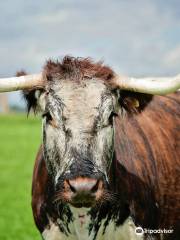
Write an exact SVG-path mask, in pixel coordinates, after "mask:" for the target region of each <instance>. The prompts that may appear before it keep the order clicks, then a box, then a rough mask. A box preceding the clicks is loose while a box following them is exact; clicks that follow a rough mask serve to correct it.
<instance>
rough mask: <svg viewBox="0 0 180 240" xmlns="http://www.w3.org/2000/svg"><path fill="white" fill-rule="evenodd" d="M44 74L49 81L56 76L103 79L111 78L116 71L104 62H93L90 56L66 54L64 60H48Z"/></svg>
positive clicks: (77, 78)
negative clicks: (78, 56)
mask: <svg viewBox="0 0 180 240" xmlns="http://www.w3.org/2000/svg"><path fill="white" fill-rule="evenodd" d="M44 76H45V77H46V79H47V80H48V81H52V80H53V79H54V78H57V77H58V78H59V79H63V78H64V79H66V78H68V79H69V78H72V79H73V80H78V81H80V80H81V79H82V78H100V79H102V80H105V81H108V80H111V79H112V78H113V76H114V72H113V71H112V70H111V68H109V67H107V66H104V65H103V64H102V62H97V63H95V62H93V61H92V60H91V59H89V58H74V57H70V56H66V57H64V58H63V60H62V61H56V62H55V61H52V60H49V61H47V63H46V65H45V66H44Z"/></svg>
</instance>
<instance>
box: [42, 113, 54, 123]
mask: <svg viewBox="0 0 180 240" xmlns="http://www.w3.org/2000/svg"><path fill="white" fill-rule="evenodd" d="M42 117H43V118H46V122H51V121H52V120H53V118H52V116H51V114H50V112H45V113H43V114H42Z"/></svg>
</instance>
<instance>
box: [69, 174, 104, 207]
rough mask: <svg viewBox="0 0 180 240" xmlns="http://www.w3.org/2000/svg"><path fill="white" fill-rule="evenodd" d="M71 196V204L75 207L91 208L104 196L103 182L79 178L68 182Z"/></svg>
mask: <svg viewBox="0 0 180 240" xmlns="http://www.w3.org/2000/svg"><path fill="white" fill-rule="evenodd" d="M67 187H68V192H69V195H70V196H71V197H70V198H71V204H72V205H74V206H75V207H90V206H92V205H93V204H94V203H95V201H96V200H97V199H98V198H99V197H100V196H101V195H102V188H103V182H102V180H98V179H93V178H83V177H78V178H75V179H70V180H66V189H67Z"/></svg>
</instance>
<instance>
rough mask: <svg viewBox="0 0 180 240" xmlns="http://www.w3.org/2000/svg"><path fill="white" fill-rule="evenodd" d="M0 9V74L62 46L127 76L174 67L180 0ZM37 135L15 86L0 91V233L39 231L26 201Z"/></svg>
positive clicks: (0, 5) (19, 3)
mask: <svg viewBox="0 0 180 240" xmlns="http://www.w3.org/2000/svg"><path fill="white" fill-rule="evenodd" d="M0 9H1V14H0V33H1V34H0V59H1V64H0V77H8V76H13V75H15V73H16V71H18V70H25V71H27V72H28V73H37V72H39V71H41V69H42V67H43V65H44V63H45V61H46V60H47V59H49V58H53V59H57V58H62V57H63V56H64V55H66V54H68V55H72V56H76V57H91V58H93V59H95V60H103V61H104V62H105V63H106V64H107V65H109V66H111V67H112V68H113V69H114V70H115V71H117V72H118V73H122V74H127V75H131V76H153V75H156V76H160V75H166V76H169V75H175V74H177V73H180V68H179V67H180V1H179V0H166V1H163V0H133V1H132V0H111V1H108V0H91V1H87V0H76V1H74V0H53V1H46V0H39V1H33V0H29V1H24V0H14V1H10V0H6V1H0ZM40 141H41V127H40V119H38V118H34V117H33V116H30V117H29V118H28V119H27V117H26V114H25V104H24V102H23V100H22V97H21V94H20V93H19V92H16V93H8V94H0V171H1V174H0V189H1V193H0V239H3V240H4V239H5V240H6V239H7V240H10V239H18V240H30V239H33V240H36V239H40V237H39V235H38V232H37V230H36V228H35V227H34V223H33V219H32V214H31V208H30V201H31V200H30V195H31V176H32V169H33V162H34V158H35V154H36V151H37V149H38V145H39V143H40Z"/></svg>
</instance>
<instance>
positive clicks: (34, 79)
mask: <svg viewBox="0 0 180 240" xmlns="http://www.w3.org/2000/svg"><path fill="white" fill-rule="evenodd" d="M43 86H44V81H43V77H42V73H39V74H32V75H25V76H20V77H10V78H0V92H11V91H17V90H28V89H35V88H37V89H38V88H43Z"/></svg>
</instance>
